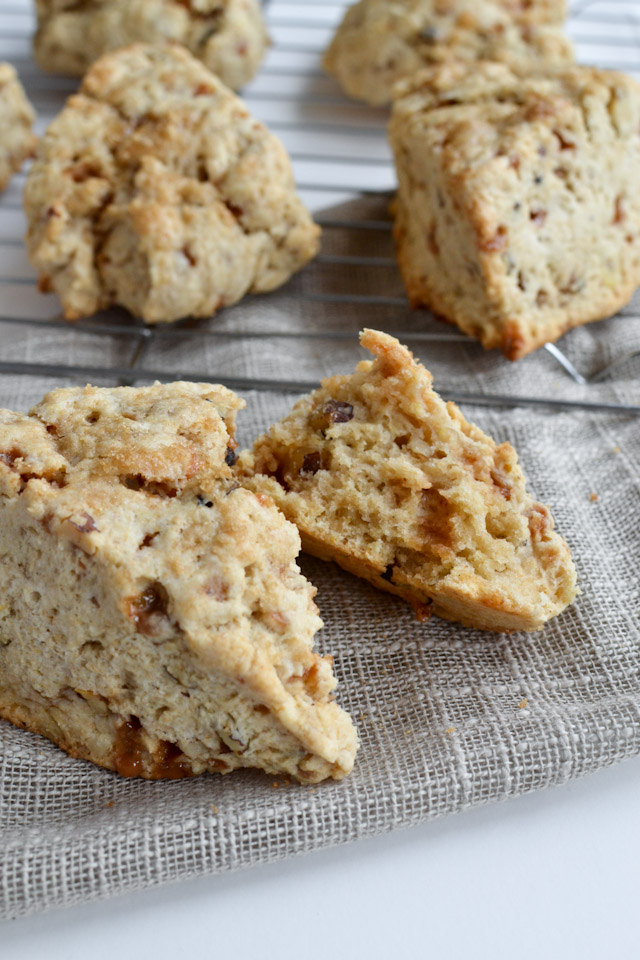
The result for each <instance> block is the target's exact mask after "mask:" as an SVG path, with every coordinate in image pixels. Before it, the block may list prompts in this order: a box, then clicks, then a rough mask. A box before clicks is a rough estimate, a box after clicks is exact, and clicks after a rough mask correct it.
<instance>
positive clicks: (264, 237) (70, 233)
mask: <svg viewBox="0 0 640 960" xmlns="http://www.w3.org/2000/svg"><path fill="white" fill-rule="evenodd" d="M25 210H26V214H27V219H28V224H29V226H28V233H27V248H28V251H29V254H30V257H31V260H32V262H33V264H34V266H35V267H36V269H37V270H38V271H39V273H40V285H41V288H43V289H44V290H54V291H55V292H56V293H57V294H58V295H59V297H60V299H61V301H62V304H63V307H64V312H65V315H66V316H67V317H68V318H69V319H77V318H80V317H84V316H88V315H91V314H93V313H95V312H96V311H97V310H103V309H107V308H108V307H111V306H116V305H117V306H122V307H125V308H126V309H128V310H130V311H131V313H133V314H135V315H136V316H139V317H142V318H143V319H144V320H145V321H146V322H147V323H150V324H154V323H163V322H167V321H172V320H177V319H179V318H182V317H187V316H195V317H209V316H211V315H212V314H213V313H215V312H216V311H217V310H218V309H220V308H221V307H223V306H227V305H229V304H233V303H236V302H237V301H238V300H240V299H241V298H242V297H243V296H244V295H245V294H246V293H249V292H251V293H264V292H266V291H269V290H273V289H275V288H276V287H278V286H280V285H281V284H283V283H284V282H285V281H286V280H288V279H289V277H290V276H291V275H292V274H293V273H294V272H295V271H296V270H298V269H300V268H301V267H302V266H303V265H304V264H305V263H306V262H307V261H308V260H310V259H311V258H312V257H313V256H314V255H315V253H316V251H317V249H318V238H319V229H318V227H316V225H315V224H314V223H313V221H312V219H311V217H310V215H309V213H308V212H307V210H306V208H305V207H304V205H303V203H302V201H301V200H300V198H299V197H298V195H297V194H296V192H295V184H294V180H293V173H292V170H291V164H290V162H289V158H288V155H287V153H286V151H285V149H284V147H283V146H282V144H281V143H280V141H279V140H278V139H277V138H276V137H274V136H273V135H272V134H271V133H270V132H269V131H268V130H267V128H266V127H265V126H264V125H263V124H262V123H260V122H259V121H257V120H255V119H254V118H253V117H252V116H251V115H250V113H249V111H248V110H247V108H246V106H245V104H244V103H243V102H242V101H241V100H239V99H238V98H237V97H236V96H235V94H233V93H232V92H231V91H230V90H229V89H228V88H227V87H225V86H224V85H223V84H222V83H221V82H220V80H218V79H217V78H216V77H214V76H213V74H212V73H210V71H209V70H207V68H206V67H205V66H203V65H202V64H201V63H200V62H199V61H198V60H195V59H194V58H193V57H192V56H191V54H190V53H188V51H186V50H184V49H183V48H182V47H177V46H176V47H167V48H160V47H150V46H145V45H140V44H138V45H134V46H132V47H127V48H125V49H123V50H119V51H117V52H116V53H110V54H106V55H105V56H104V57H102V58H101V59H100V60H98V61H97V62H96V63H95V64H94V65H93V66H92V67H91V69H90V70H89V72H88V74H87V75H86V77H85V79H84V81H83V84H82V87H81V90H80V93H79V94H77V95H76V96H72V97H71V98H70V99H69V100H68V102H67V105H66V107H65V108H64V109H63V111H62V112H61V113H60V114H59V116H58V117H57V118H56V119H55V120H54V121H53V123H52V124H51V126H50V127H49V129H48V130H47V132H46V134H45V136H44V138H43V139H42V141H41V143H40V146H39V149H38V154H37V158H36V161H35V163H34V165H33V167H32V170H31V172H30V175H29V177H28V180H27V184H26V189H25Z"/></svg>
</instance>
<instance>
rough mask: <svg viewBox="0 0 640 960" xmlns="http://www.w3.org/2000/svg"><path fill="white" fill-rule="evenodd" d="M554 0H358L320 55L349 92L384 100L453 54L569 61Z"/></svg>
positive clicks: (529, 64) (536, 65) (522, 66)
mask: <svg viewBox="0 0 640 960" xmlns="http://www.w3.org/2000/svg"><path fill="white" fill-rule="evenodd" d="M565 15H566V6H565V4H564V3H563V2H557V3H556V2H554V0H361V2H360V3H356V4H354V5H353V6H351V7H349V9H348V10H347V12H346V14H345V17H344V20H343V21H342V24H341V25H340V27H339V28H338V31H337V33H336V34H335V36H334V38H333V40H332V42H331V44H330V46H329V48H328V50H327V52H326V53H325V57H324V67H325V69H326V70H327V71H328V72H329V73H331V74H333V76H334V77H335V78H336V79H337V81H338V82H339V84H340V85H341V87H342V89H343V90H344V91H345V93H347V94H348V95H349V96H351V97H355V98H357V99H359V100H366V101H367V102H368V103H371V104H373V105H375V106H383V105H384V104H387V103H389V102H390V101H391V99H392V91H393V86H394V84H395V83H396V81H398V80H401V79H403V78H405V77H410V76H411V75H412V74H414V73H416V71H418V70H420V69H421V68H423V67H425V66H427V65H429V64H435V63H441V62H443V61H448V60H451V59H456V60H464V61H478V60H499V61H502V62H504V63H508V64H510V65H511V67H512V68H513V69H516V70H518V71H523V72H526V71H528V70H530V69H532V68H533V69H542V70H544V69H548V68H550V67H554V66H556V67H557V66H558V65H560V64H564V65H566V64H567V63H568V62H571V61H572V60H573V50H572V47H571V44H570V42H569V41H568V40H567V38H566V37H565V36H564V35H563V33H562V29H561V27H562V23H563V21H564V18H565Z"/></svg>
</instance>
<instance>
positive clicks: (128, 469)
mask: <svg viewBox="0 0 640 960" xmlns="http://www.w3.org/2000/svg"><path fill="white" fill-rule="evenodd" d="M242 405H243V404H242V402H241V401H239V399H238V398H237V397H236V396H235V395H234V394H232V393H231V392H230V391H228V390H226V389H225V388H224V387H220V386H211V385H208V384H188V383H174V384H169V385H165V386H160V385H156V386H153V387H140V388H137V389H136V388H130V387H120V388H116V389H112V390H109V389H98V388H95V387H87V388H86V389H66V390H56V391H54V392H53V393H50V394H49V395H48V396H46V397H45V398H44V400H43V401H42V403H40V404H39V405H38V406H37V407H35V408H34V409H33V410H32V411H31V413H30V414H28V415H26V414H20V413H12V412H10V411H8V410H3V411H0V515H1V523H0V553H1V560H2V562H1V563H0V580H1V586H0V716H2V717H4V718H5V719H7V720H10V721H12V722H13V723H15V724H17V725H18V726H21V727H24V728H26V729H28V730H31V731H33V732H35V733H40V734H44V736H46V737H49V739H50V740H53V741H54V743H56V744H58V745H59V746H60V747H62V748H63V749H64V750H66V751H67V752H68V753H70V754H71V755H72V756H74V757H81V758H83V759H86V760H92V761H93V762H94V763H97V764H100V765H101V766H103V767H107V768H109V769H112V770H116V771H118V772H119V773H121V774H123V775H124V776H138V777H145V778H149V779H156V778H165V777H166V778H177V777H187V776H193V775H195V774H200V773H203V772H205V771H217V772H221V773H227V772H229V771H232V770H235V769H237V768H239V767H256V768H259V769H262V770H265V771H267V772H269V773H271V774H275V773H286V774H290V775H291V776H293V777H296V778H297V779H299V780H300V781H302V782H315V781H318V780H322V779H324V778H327V777H332V778H335V779H341V778H342V777H343V776H345V775H346V774H347V773H349V771H350V770H351V768H352V766H353V760H354V755H355V752H356V747H357V738H356V732H355V729H354V726H353V724H352V722H351V719H350V717H349V716H348V714H347V713H345V712H344V711H343V710H341V709H340V707H339V706H338V705H337V703H335V702H334V701H333V691H334V689H335V686H336V680H335V678H334V676H333V673H332V668H331V658H329V657H326V658H322V657H320V656H318V655H317V654H316V653H314V651H313V639H314V634H315V633H316V632H317V630H318V629H319V628H320V627H321V626H322V623H321V620H320V618H319V616H318V611H317V608H316V606H315V604H314V601H313V598H314V595H315V589H314V588H313V587H312V586H311V584H310V583H308V581H307V580H305V578H304V577H303V576H302V574H301V573H300V570H299V569H298V567H297V565H296V556H297V554H298V551H299V548H300V538H299V535H298V532H297V530H296V528H295V527H294V525H293V524H291V523H289V522H288V521H287V520H285V518H284V517H283V516H282V514H281V513H280V512H279V511H278V510H277V509H276V507H275V505H274V504H273V503H272V501H271V500H270V499H269V498H268V497H266V496H264V495H262V494H255V493H253V492H251V491H249V490H246V489H243V488H241V487H240V485H239V484H238V482H237V481H236V480H235V478H234V476H233V474H232V470H231V467H230V466H229V465H228V463H227V462H226V459H227V451H228V449H229V447H230V446H231V447H233V446H234V441H233V431H234V419H235V414H236V411H237V410H238V409H239V408H240V407H241V406H242Z"/></svg>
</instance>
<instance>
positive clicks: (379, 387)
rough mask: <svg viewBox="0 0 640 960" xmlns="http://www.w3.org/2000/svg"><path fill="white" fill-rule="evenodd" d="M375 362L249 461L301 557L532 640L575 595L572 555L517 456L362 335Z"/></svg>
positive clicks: (310, 405) (394, 346) (400, 358)
mask: <svg viewBox="0 0 640 960" xmlns="http://www.w3.org/2000/svg"><path fill="white" fill-rule="evenodd" d="M361 339H362V344H363V346H365V347H366V348H367V349H369V350H370V351H371V352H372V353H373V354H375V357H376V359H375V360H374V361H373V362H372V361H363V362H362V363H360V364H359V365H358V367H357V368H356V371H355V373H353V374H352V375H350V376H336V377H331V378H329V379H328V380H325V381H324V382H323V384H322V387H321V388H320V389H319V390H317V391H315V393H312V394H311V395H310V396H307V397H304V398H303V399H302V400H300V401H299V402H298V403H297V404H296V405H295V406H294V408H293V410H292V411H291V413H290V414H289V415H288V416H287V417H285V418H284V420H282V421H280V423H278V424H276V425H275V426H274V427H272V428H271V430H270V431H269V433H268V434H267V435H266V436H263V437H262V438H261V439H259V440H258V441H257V442H256V444H255V447H254V450H253V453H252V454H250V455H243V458H242V459H241V465H242V469H243V470H244V471H245V472H248V473H253V474H254V478H253V481H252V483H253V486H254V488H255V489H257V490H260V491H263V492H266V493H268V494H270V495H271V496H272V497H273V498H274V500H275V501H276V503H277V504H278V506H279V507H280V509H281V510H282V511H283V513H284V514H285V515H286V516H287V517H288V518H289V519H290V520H292V521H293V522H294V523H295V524H296V526H297V527H298V529H299V530H300V533H301V536H302V546H303V549H304V550H306V551H307V552H309V553H312V554H315V555H316V556H318V557H322V558H323V559H325V560H335V561H336V562H337V563H339V564H340V566H342V567H344V569H345V570H348V571H350V572H351V573H355V574H356V575H357V576H361V577H365V578H366V579H367V580H369V581H370V582H371V583H372V584H374V586H376V587H379V588H380V589H381V590H388V591H389V592H390V593H395V594H398V595H399V596H401V597H404V599H406V600H408V601H409V602H410V603H411V604H413V606H414V607H415V608H416V610H417V612H418V614H419V615H421V616H428V615H429V614H430V613H435V614H437V615H438V616H440V617H444V618H446V619H447V620H456V621H459V622H460V623H463V624H465V625H466V626H470V627H477V628H479V629H483V630H499V631H506V630H537V629H538V628H539V627H541V626H542V625H543V624H544V623H545V622H546V621H547V620H549V619H550V617H554V616H556V614H558V613H560V611H561V610H562V609H563V608H564V607H566V606H567V604H568V603H571V601H572V600H573V599H574V598H575V596H576V573H575V570H574V567H573V563H572V561H571V556H570V554H569V550H568V547H567V545H566V543H565V542H564V540H562V538H561V537H559V536H558V534H557V533H555V532H554V529H553V527H554V524H553V519H552V517H551V513H550V512H549V508H548V507H546V506H543V505H542V504H540V503H536V501H535V500H533V498H532V497H531V495H530V494H529V493H528V492H527V490H526V488H525V479H524V476H523V474H522V470H521V468H520V465H519V463H518V458H517V455H516V452H515V450H514V449H513V447H512V446H511V445H510V444H508V443H503V444H501V445H500V446H497V445H496V444H495V443H494V441H493V440H492V439H491V438H490V437H487V436H486V435H485V434H484V433H483V432H482V431H481V430H479V429H478V428H477V427H475V426H474V425H473V424H471V423H468V422H467V421H466V420H465V419H464V417H463V416H462V414H461V413H460V411H459V410H458V408H457V407H456V406H455V404H453V403H447V404H445V403H444V402H443V401H442V400H441V399H440V397H439V396H438V395H437V393H435V392H434V391H433V389H432V380H431V375H430V374H429V372H428V371H427V370H425V368H424V367H423V366H421V365H420V364H418V363H416V362H415V361H414V359H413V357H412V355H411V354H410V353H409V351H408V350H407V349H405V348H404V347H403V346H401V345H400V344H399V343H398V341H397V340H394V339H393V338H392V337H390V336H387V335H386V334H383V333H377V332H375V331H373V330H366V331H365V332H364V334H363V335H362V338H361Z"/></svg>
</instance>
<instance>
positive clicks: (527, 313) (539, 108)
mask: <svg viewBox="0 0 640 960" xmlns="http://www.w3.org/2000/svg"><path fill="white" fill-rule="evenodd" d="M399 94H400V95H399V97H398V99H397V101H396V102H395V105H394V109H393V115H392V119H391V125H390V139H391V143H392V145H393V150H394V154H395V160H396V166H397V170H398V182H399V188H398V198H397V205H396V224H395V236H396V242H397V251H398V259H399V263H400V269H401V272H402V275H403V277H404V281H405V284H406V287H407V292H408V294H409V298H410V300H411V303H412V304H413V305H414V306H426V307H430V308H431V309H432V310H433V311H435V312H436V313H438V314H440V315H441V316H442V317H444V318H445V319H447V320H450V321H452V322H453V323H456V324H457V325H458V326H459V327H460V328H461V329H462V330H464V331H465V332H466V333H468V334H470V335H471V336H472V337H476V338H477V339H479V340H480V341H481V342H482V344H483V346H485V347H500V348H501V349H502V350H503V351H504V353H505V354H506V356H507V357H509V358H510V359H512V360H515V359H518V358H519V357H522V356H524V355H525V354H527V353H529V352H530V351H531V350H534V349H535V348H536V347H538V346H540V345H541V344H544V343H546V342H548V341H553V340H556V339H557V338H558V337H559V336H560V335H561V334H562V333H564V331H565V330H568V329H569V328H570V327H575V326H577V325H579V324H583V323H587V322H588V321H590V320H598V319H601V318H602V317H608V316H610V315H611V314H613V313H615V311H616V310H618V309H619V308H620V307H621V306H623V304H625V303H627V302H628V301H629V299H630V298H631V296H632V294H633V291H634V289H635V288H636V287H637V286H638V284H640V194H639V193H638V190H637V188H636V181H637V175H638V170H640V84H638V83H637V82H636V81H635V80H632V79H631V78H630V77H627V76H624V75H623V74H620V73H613V72H608V71H602V70H595V69H593V68H590V67H576V68H573V69H571V70H569V71H566V72H561V73H559V74H557V75H554V76H553V77H551V76H549V77H537V78H536V77H531V78H529V79H520V78H518V77H516V76H515V75H514V74H513V73H512V72H511V71H510V70H509V69H508V68H506V67H505V66H503V65H501V64H477V65H475V66H474V67H469V66H463V65H460V64H448V65H443V66H441V67H436V68H431V69H430V70H427V71H424V72H423V73H422V74H417V75H416V76H415V77H414V78H412V79H411V80H408V81H406V82H404V83H403V84H402V85H400V90H399Z"/></svg>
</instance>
